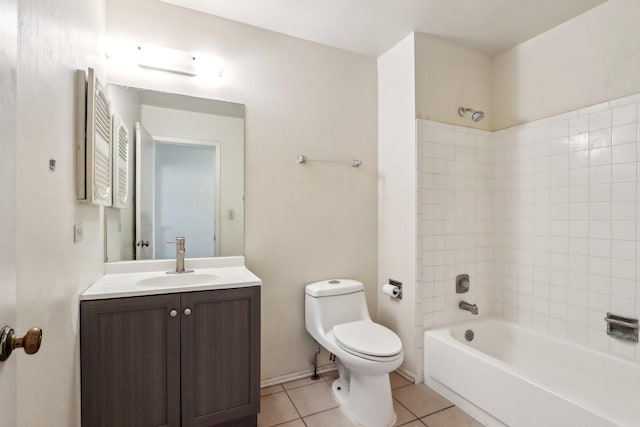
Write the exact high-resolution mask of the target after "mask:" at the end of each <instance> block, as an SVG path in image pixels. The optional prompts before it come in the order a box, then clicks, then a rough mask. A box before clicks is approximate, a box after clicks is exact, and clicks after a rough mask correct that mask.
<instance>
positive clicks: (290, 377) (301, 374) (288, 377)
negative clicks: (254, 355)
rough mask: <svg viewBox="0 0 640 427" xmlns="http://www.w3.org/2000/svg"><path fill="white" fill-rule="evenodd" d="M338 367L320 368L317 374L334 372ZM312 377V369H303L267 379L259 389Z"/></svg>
mask: <svg viewBox="0 0 640 427" xmlns="http://www.w3.org/2000/svg"><path fill="white" fill-rule="evenodd" d="M337 369H338V367H337V366H336V365H335V363H332V364H330V365H326V366H321V367H319V368H318V374H324V373H327V372H331V371H336V370H337ZM311 375H313V369H305V370H304V371H298V372H293V373H290V374H285V375H280V376H278V377H273V378H267V379H265V380H262V381H260V388H264V387H270V386H272V385H277V384H282V383H286V382H289V381H294V380H299V379H301V378H307V377H309V376H311Z"/></svg>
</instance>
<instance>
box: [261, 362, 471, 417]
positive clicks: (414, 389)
mask: <svg viewBox="0 0 640 427" xmlns="http://www.w3.org/2000/svg"><path fill="white" fill-rule="evenodd" d="M336 376H337V372H330V373H327V374H324V375H322V376H321V379H320V380H316V381H314V380H312V379H311V378H303V379H301V380H296V381H291V382H288V383H284V384H279V385H274V386H271V387H265V388H263V389H262V390H260V396H261V397H260V404H261V409H262V410H261V412H260V414H258V427H272V426H278V427H305V426H306V427H353V426H354V424H352V423H351V422H350V421H349V420H348V419H347V418H346V417H345V416H344V415H342V412H340V409H339V408H338V404H337V403H336V402H335V401H334V400H333V396H332V394H331V383H332V382H333V380H335V379H336ZM390 380H391V388H392V390H393V406H394V408H395V411H396V414H397V415H398V421H397V422H396V426H399V427H400V426H402V427H424V426H427V427H480V426H482V424H480V423H479V422H478V421H476V420H474V419H473V418H471V417H470V416H469V415H467V414H466V413H465V412H463V411H462V410H460V409H458V408H457V407H455V406H454V405H453V404H452V403H451V402H449V401H448V400H447V399H445V398H444V397H442V396H441V395H440V394H438V393H436V392H435V391H433V390H432V389H430V388H429V387H427V386H426V385H424V384H411V383H410V382H409V381H407V380H406V379H404V378H403V377H401V376H400V375H398V374H396V373H395V372H392V373H391V375H390Z"/></svg>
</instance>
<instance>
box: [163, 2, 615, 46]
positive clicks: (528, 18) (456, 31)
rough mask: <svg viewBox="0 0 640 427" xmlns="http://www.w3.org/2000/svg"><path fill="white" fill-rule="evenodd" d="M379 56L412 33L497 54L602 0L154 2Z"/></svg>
mask: <svg viewBox="0 0 640 427" xmlns="http://www.w3.org/2000/svg"><path fill="white" fill-rule="evenodd" d="M161 1H164V2H166V3H171V4H175V5H178V6H183V7H187V8H190V9H195V10H198V11H201V12H205V13H210V14H212V15H217V16H221V17H223V18H227V19H231V20H233V21H238V22H243V23H245V24H249V25H253V26H256V27H260V28H266V29H268V30H271V31H276V32H279V33H283V34H287V35H290V36H294V37H298V38H301V39H304V40H310V41H314V42H317V43H321V44H325V45H329V46H334V47H337V48H340V49H345V50H349V51H352V52H357V53H360V54H363V55H368V56H378V55H380V54H381V53H383V52H385V51H386V50H387V49H389V48H390V47H392V46H394V45H395V44H396V43H397V42H398V41H400V40H401V39H402V38H403V37H404V36H406V35H407V34H409V33H410V32H412V31H418V32H425V33H429V34H432V35H436V36H439V37H443V38H446V39H448V40H451V41H454V42H457V43H460V44H462V45H465V46H468V47H470V48H472V49H476V50H480V51H483V52H486V53H488V54H490V55H495V54H496V53H499V52H502V51H504V50H506V49H508V48H510V47H512V46H515V45H517V44H519V43H521V42H523V41H525V40H528V39H530V38H532V37H534V36H536V35H538V34H541V33H543V32H545V31H546V30H548V29H550V28H553V27H555V26H556V25H558V24H561V23H562V22H565V21H567V20H569V19H571V18H573V17H575V16H577V15H579V14H581V13H583V12H585V11H587V10H589V9H591V8H592V7H594V6H596V5H598V4H600V3H604V2H605V1H606V0H161Z"/></svg>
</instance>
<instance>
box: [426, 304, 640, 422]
mask: <svg viewBox="0 0 640 427" xmlns="http://www.w3.org/2000/svg"><path fill="white" fill-rule="evenodd" d="M493 322H495V323H502V324H506V325H508V326H509V327H513V328H515V329H516V330H524V331H525V332H526V333H531V334H534V335H537V336H538V337H542V339H545V340H552V341H555V342H556V343H559V344H561V345H566V346H569V347H571V348H573V349H574V350H576V351H587V352H589V353H592V354H594V355H596V356H599V357H606V358H611V359H614V360H615V361H616V362H619V363H622V364H624V365H626V366H627V367H629V368H632V369H636V370H638V369H640V364H638V363H637V362H635V361H633V360H630V359H627V358H624V357H620V356H617V355H615V354H612V353H608V352H605V351H602V350H597V349H594V348H591V347H587V346H585V345H583V344H579V343H575V342H572V341H568V340H565V339H562V338H558V337H555V336H553V335H550V334H547V333H544V332H540V331H537V330H535V329H533V328H529V327H526V326H523V325H520V324H518V323H515V322H512V321H509V320H506V319H502V318H500V317H495V316H487V317H482V318H479V319H473V320H466V321H462V322H455V323H449V324H447V325H442V326H438V327H437V328H432V329H425V330H424V332H423V349H424V359H423V364H424V365H425V366H424V382H425V384H427V385H429V386H431V387H433V388H434V389H436V391H439V392H442V391H444V390H442V389H440V388H441V387H443V388H444V389H445V390H446V391H448V392H449V393H453V394H454V395H455V396H456V397H457V398H456V399H455V400H456V402H454V403H456V405H459V402H460V399H462V400H464V402H465V404H460V405H459V406H461V407H462V409H466V411H467V412H469V413H471V414H473V415H475V414H476V412H477V411H479V412H480V414H478V415H483V416H482V417H479V419H481V420H482V421H483V422H488V421H493V422H489V423H488V425H490V426H494V425H497V426H502V425H504V424H502V423H501V422H500V421H499V419H497V418H495V417H494V416H493V415H491V414H490V413H488V412H486V411H485V410H483V409H482V408H480V407H478V406H476V405H475V404H474V403H473V402H470V401H469V400H467V399H466V398H465V397H464V396H462V395H460V394H458V393H457V392H456V391H455V390H453V389H450V388H449V387H448V386H447V385H446V384H443V383H441V382H440V381H439V380H438V379H436V378H434V377H432V376H431V375H430V374H429V370H428V369H427V366H426V357H427V348H426V341H427V335H429V336H430V337H431V338H432V339H436V340H438V341H440V342H443V343H446V344H448V345H451V346H453V347H454V348H455V349H456V350H458V351H462V352H463V353H465V354H466V355H468V356H469V357H474V358H479V359H480V360H482V362H484V363H486V364H488V365H490V366H491V367H493V368H496V369H501V370H503V371H507V372H510V373H513V374H514V375H516V376H518V377H519V378H520V379H521V380H523V381H525V382H526V383H528V384H530V385H532V386H534V387H538V388H540V389H542V390H544V391H545V392H547V393H549V394H551V395H553V396H556V397H557V398H559V399H563V400H565V401H568V402H570V403H572V404H573V405H575V406H578V407H580V408H581V409H583V410H585V411H587V412H589V413H591V414H594V415H595V416H598V417H601V418H604V419H606V420H611V421H612V422H613V423H619V416H616V413H614V412H611V411H606V410H602V409H601V408H600V407H598V408H594V407H593V405H592V404H591V403H590V402H587V401H585V400H582V399H581V398H579V397H576V396H572V395H570V394H567V393H565V392H562V391H558V390H555V389H553V388H552V387H550V386H549V385H547V384H545V383H544V382H541V381H540V380H537V379H535V378H534V377H533V376H532V375H530V374H528V373H527V372H524V371H523V370H521V369H518V368H516V367H514V366H513V365H510V364H509V363H507V362H505V361H503V360H500V359H498V358H496V357H493V356H491V355H489V354H487V353H484V352H482V351H481V350H478V349H476V348H473V347H471V346H470V345H467V344H466V343H464V342H462V341H460V340H458V339H456V338H455V337H454V336H453V335H452V334H451V332H450V331H451V330H452V329H454V328H456V329H457V328H460V329H463V328H467V329H473V325H477V324H478V323H493ZM603 333H604V332H603ZM434 382H435V384H437V385H438V386H439V387H438V386H436V387H434ZM438 389H440V390H438ZM449 393H443V394H445V396H446V395H447V394H449ZM446 397H448V398H450V400H452V399H451V397H449V396H446ZM452 397H453V396H452ZM487 417H488V418H487ZM496 422H497V424H496Z"/></svg>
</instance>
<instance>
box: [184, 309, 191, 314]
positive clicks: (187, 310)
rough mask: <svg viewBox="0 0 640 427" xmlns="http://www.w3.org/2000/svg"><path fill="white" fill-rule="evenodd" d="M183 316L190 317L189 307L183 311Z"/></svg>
mask: <svg viewBox="0 0 640 427" xmlns="http://www.w3.org/2000/svg"><path fill="white" fill-rule="evenodd" d="M184 315H185V316H190V315H191V309H190V308H189V307H187V308H185V309H184Z"/></svg>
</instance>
